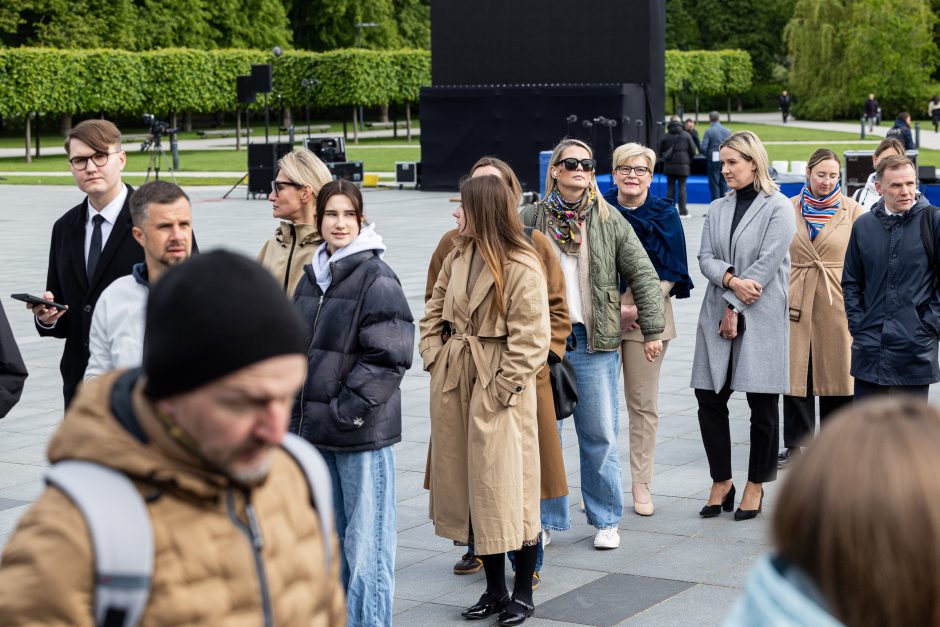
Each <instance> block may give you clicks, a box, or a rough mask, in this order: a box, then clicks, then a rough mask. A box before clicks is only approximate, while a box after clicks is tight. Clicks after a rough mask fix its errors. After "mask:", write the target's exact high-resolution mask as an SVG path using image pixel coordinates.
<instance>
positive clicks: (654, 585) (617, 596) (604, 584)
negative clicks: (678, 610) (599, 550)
mask: <svg viewBox="0 0 940 627" xmlns="http://www.w3.org/2000/svg"><path fill="white" fill-rule="evenodd" d="M691 585H692V584H689V583H685V582H682V581H671V580H665V579H651V578H648V577H635V576H631V575H621V574H610V575H606V576H605V577H602V578H600V579H598V580H596V581H592V582H591V583H589V584H587V585H584V586H581V587H580V588H578V589H576V590H573V591H571V592H569V593H567V594H563V595H561V596H560V597H557V598H555V599H553V600H551V601H549V602H548V603H543V604H542V605H540V606H539V607H538V612H539V616H541V617H543V618H548V619H555V620H563V621H569V622H573V623H580V624H582V625H617V624H619V623H621V622H623V621H624V620H626V619H627V618H629V617H631V616H633V615H634V614H637V613H638V612H642V611H643V610H645V609H647V608H649V607H652V606H653V605H656V604H658V603H661V602H663V601H664V600H666V599H668V598H670V597H672V596H675V595H676V594H679V593H680V592H682V591H684V590H686V589H688V588H689V587H690V586H691Z"/></svg>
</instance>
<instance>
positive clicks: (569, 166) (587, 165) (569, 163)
mask: <svg viewBox="0 0 940 627" xmlns="http://www.w3.org/2000/svg"><path fill="white" fill-rule="evenodd" d="M596 163H597V162H596V161H594V159H580V160H579V159H575V158H574V157H568V158H567V159H561V160H559V161H556V162H555V165H563V166H565V169H566V170H568V171H570V172H574V171H575V170H577V169H578V166H579V165H580V166H581V168H582V169H583V170H584V171H585V172H591V171H592V170H594V165H595V164H596Z"/></svg>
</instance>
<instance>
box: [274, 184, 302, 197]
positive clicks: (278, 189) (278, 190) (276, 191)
mask: <svg viewBox="0 0 940 627" xmlns="http://www.w3.org/2000/svg"><path fill="white" fill-rule="evenodd" d="M285 187H294V188H296V189H300V188H301V187H303V185H301V184H300V183H295V182H293V181H271V191H272V192H274V195H275V196H277V195H278V194H280V193H281V192H283V191H284V188H285Z"/></svg>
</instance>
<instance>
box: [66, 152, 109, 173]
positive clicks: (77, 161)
mask: <svg viewBox="0 0 940 627" xmlns="http://www.w3.org/2000/svg"><path fill="white" fill-rule="evenodd" d="M119 152H121V151H120V150H115V151H114V152H96V153H95V154H93V155H92V156H90V157H72V158H71V159H69V165H71V166H72V169H73V170H75V171H77V172H81V171H82V170H84V169H85V168H87V167H88V162H89V161H91V162H92V163H94V164H95V165H96V166H97V167H99V168H102V167H104V165H105V164H106V163H107V162H108V159H109V158H111V155H116V154H118V153H119Z"/></svg>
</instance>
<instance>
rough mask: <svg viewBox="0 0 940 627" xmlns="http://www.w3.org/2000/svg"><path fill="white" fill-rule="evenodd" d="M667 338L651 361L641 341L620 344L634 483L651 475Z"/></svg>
mask: <svg viewBox="0 0 940 627" xmlns="http://www.w3.org/2000/svg"><path fill="white" fill-rule="evenodd" d="M668 347H669V340H664V341H663V352H662V353H660V354H659V357H657V358H656V360H655V361H654V362H653V363H650V362H648V361H646V353H645V352H644V350H643V342H634V341H630V340H625V341H623V342H621V344H620V356H621V359H622V363H623V393H624V397H625V398H626V401H627V413H628V414H629V417H630V472H631V474H632V475H633V481H634V482H635V483H649V482H650V480H651V479H652V478H653V451H654V449H655V448H656V429H657V427H658V426H659V371H660V369H661V368H662V365H663V359H664V358H665V357H666V349H667V348H668Z"/></svg>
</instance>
